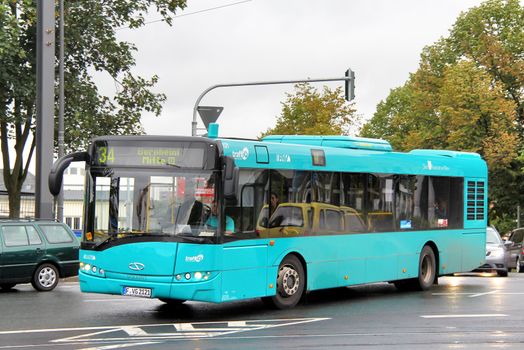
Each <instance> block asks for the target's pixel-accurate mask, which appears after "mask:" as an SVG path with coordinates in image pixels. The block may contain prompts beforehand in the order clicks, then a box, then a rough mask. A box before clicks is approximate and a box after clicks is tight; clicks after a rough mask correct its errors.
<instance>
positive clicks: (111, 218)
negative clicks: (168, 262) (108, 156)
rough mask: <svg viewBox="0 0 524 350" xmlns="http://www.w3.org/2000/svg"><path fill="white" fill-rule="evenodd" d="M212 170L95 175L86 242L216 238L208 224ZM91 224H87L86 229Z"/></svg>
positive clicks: (103, 171) (122, 171)
mask: <svg viewBox="0 0 524 350" xmlns="http://www.w3.org/2000/svg"><path fill="white" fill-rule="evenodd" d="M214 179H215V174H214V173H213V172H211V171H200V170H199V171H196V172H195V171H192V172H188V171H182V170H176V171H173V170H169V171H166V170H158V171H156V172H155V171H153V170H151V169H149V170H147V171H146V170H140V169H138V170H130V169H115V168H111V169H109V168H103V169H98V170H97V169H94V170H92V171H91V177H90V180H89V181H90V184H89V188H90V192H89V196H90V198H89V204H88V206H89V210H88V223H90V224H91V225H92V226H91V227H89V226H88V230H87V231H88V232H86V234H85V235H84V240H86V241H92V242H97V243H99V242H105V241H107V240H114V239H119V238H123V237H130V236H134V237H138V236H149V235H151V236H186V237H213V236H215V235H216V227H209V226H207V225H206V220H207V219H208V217H209V216H210V213H211V207H212V203H213V201H214V199H215V186H214V182H215V181H214ZM88 225H89V224H88Z"/></svg>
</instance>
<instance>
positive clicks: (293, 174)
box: [261, 170, 313, 237]
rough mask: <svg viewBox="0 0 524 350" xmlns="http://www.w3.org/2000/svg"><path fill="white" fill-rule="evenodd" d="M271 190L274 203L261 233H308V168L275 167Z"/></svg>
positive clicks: (287, 235)
mask: <svg viewBox="0 0 524 350" xmlns="http://www.w3.org/2000/svg"><path fill="white" fill-rule="evenodd" d="M269 187H270V193H271V195H273V196H274V197H275V199H276V200H275V201H274V202H275V204H277V203H278V205H276V206H275V205H274V206H273V207H272V208H271V210H270V211H269V215H270V216H269V225H268V228H267V229H266V230H265V232H264V234H263V235H261V237H263V236H265V237H289V236H298V235H304V234H307V231H309V229H308V225H306V224H305V222H306V219H305V218H306V217H307V215H308V210H310V208H311V199H312V196H313V194H312V190H311V174H310V172H307V171H292V170H272V171H271V176H270V186H269Z"/></svg>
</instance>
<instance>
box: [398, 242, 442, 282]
mask: <svg viewBox="0 0 524 350" xmlns="http://www.w3.org/2000/svg"><path fill="white" fill-rule="evenodd" d="M436 261H437V260H436V258H435V252H433V249H432V248H431V247H430V246H428V245H426V246H424V248H422V251H421V252H420V257H419V262H418V277H417V278H412V279H408V280H401V281H395V282H393V284H394V285H395V287H397V289H399V290H428V289H429V288H431V286H432V285H433V283H434V282H435V279H436V274H437V263H436Z"/></svg>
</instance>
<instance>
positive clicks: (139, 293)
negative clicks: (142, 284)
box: [122, 287, 151, 298]
mask: <svg viewBox="0 0 524 350" xmlns="http://www.w3.org/2000/svg"><path fill="white" fill-rule="evenodd" d="M122 295H127V296H130V297H142V298H151V288H136V287H124V289H123V290H122Z"/></svg>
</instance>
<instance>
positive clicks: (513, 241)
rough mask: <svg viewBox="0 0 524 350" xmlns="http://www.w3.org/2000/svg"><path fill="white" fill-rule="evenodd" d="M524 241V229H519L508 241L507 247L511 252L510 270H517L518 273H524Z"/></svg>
mask: <svg viewBox="0 0 524 350" xmlns="http://www.w3.org/2000/svg"><path fill="white" fill-rule="evenodd" d="M523 241H524V228H518V229H515V230H513V231H511V233H510V234H509V237H508V240H507V241H506V247H508V251H509V260H508V268H510V269H512V268H515V270H516V271H517V272H521V273H522V272H524V259H523V255H524V248H523V245H522V242H523Z"/></svg>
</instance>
